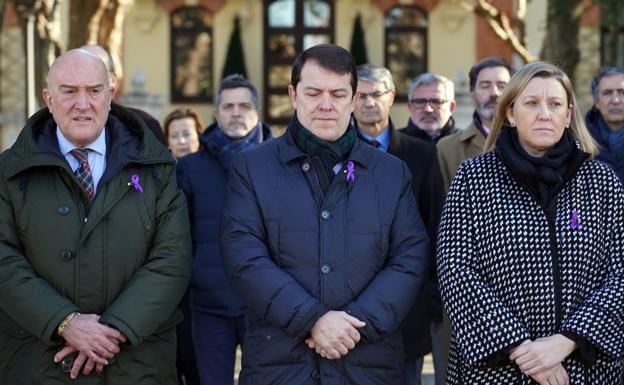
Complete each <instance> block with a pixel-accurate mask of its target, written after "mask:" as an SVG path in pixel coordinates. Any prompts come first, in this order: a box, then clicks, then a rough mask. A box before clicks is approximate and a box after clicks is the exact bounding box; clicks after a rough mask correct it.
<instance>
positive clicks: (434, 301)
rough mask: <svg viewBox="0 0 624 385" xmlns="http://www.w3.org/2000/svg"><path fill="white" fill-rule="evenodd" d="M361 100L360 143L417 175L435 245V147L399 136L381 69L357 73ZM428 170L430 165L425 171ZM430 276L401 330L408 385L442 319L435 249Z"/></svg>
mask: <svg viewBox="0 0 624 385" xmlns="http://www.w3.org/2000/svg"><path fill="white" fill-rule="evenodd" d="M357 75H358V85H357V90H358V92H359V97H358V98H357V100H356V102H355V108H354V110H353V115H354V117H355V120H356V128H357V133H358V136H359V137H360V139H362V140H364V141H365V142H367V143H369V144H370V145H371V146H373V147H376V148H377V149H378V150H381V151H384V152H387V153H389V154H392V155H394V156H396V157H397V158H399V159H401V160H402V161H404V162H405V163H406V164H407V167H408V168H409V170H410V172H411V173H412V192H413V194H414V198H416V205H417V206H418V211H419V212H420V215H421V217H422V220H423V222H424V224H425V227H426V230H427V233H428V235H429V238H430V239H431V241H432V242H431V244H432V245H433V244H435V239H436V233H437V229H438V222H439V220H440V212H441V210H442V204H443V202H444V187H443V184H442V177H441V175H440V168H439V166H438V159H437V155H436V150H435V147H434V146H433V145H432V144H429V143H426V142H424V141H421V140H418V139H415V138H412V137H410V136H408V135H405V134H402V133H400V132H398V131H397V130H396V129H395V128H394V125H393V124H392V120H391V119H390V116H389V113H390V107H391V106H392V104H393V102H394V97H395V94H396V91H395V87H394V82H393V80H392V75H391V74H390V71H388V69H386V68H384V67H382V66H379V65H376V64H364V65H360V66H358V67H357ZM423 165H427V166H426V167H423ZM429 259H430V262H429V266H430V274H429V279H428V280H427V282H426V284H425V285H426V286H425V288H424V290H423V291H422V292H421V294H420V296H419V297H418V298H417V300H416V302H415V303H414V305H413V306H412V308H411V309H410V311H409V313H408V315H407V317H405V320H404V321H403V323H402V324H401V331H402V334H403V341H404V346H405V367H406V370H405V384H406V385H415V384H420V383H421V373H422V364H423V357H424V356H425V355H427V354H428V353H430V352H431V345H432V341H431V333H430V323H431V320H432V318H433V319H438V318H439V319H441V308H442V307H441V301H440V296H439V293H438V291H437V285H436V283H435V262H434V259H433V248H432V249H431V250H430V254H429Z"/></svg>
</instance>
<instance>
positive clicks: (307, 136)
mask: <svg viewBox="0 0 624 385" xmlns="http://www.w3.org/2000/svg"><path fill="white" fill-rule="evenodd" d="M287 132H288V133H289V135H291V138H292V140H293V142H294V143H295V144H296V145H297V147H299V149H301V151H303V152H305V153H306V154H308V155H309V156H310V158H311V159H312V160H313V161H314V160H315V159H316V160H317V161H318V162H319V163H320V164H321V165H322V166H323V169H324V170H325V173H326V174H327V177H328V178H329V180H330V181H331V180H332V179H333V177H334V170H333V168H334V166H335V165H336V164H338V163H340V162H344V161H345V160H346V159H347V156H349V153H350V152H351V149H352V148H353V144H354V143H355V138H356V134H355V128H354V127H353V125H352V124H351V123H349V127H347V130H346V131H345V133H344V134H343V135H342V136H341V137H340V138H338V139H337V140H336V141H334V142H328V141H326V140H323V139H320V138H319V137H318V136H316V135H314V134H313V133H312V132H310V131H309V130H308V129H307V128H305V127H303V126H302V125H301V123H300V122H299V119H298V118H297V113H295V114H294V115H293V117H292V119H290V122H289V123H288V128H287Z"/></svg>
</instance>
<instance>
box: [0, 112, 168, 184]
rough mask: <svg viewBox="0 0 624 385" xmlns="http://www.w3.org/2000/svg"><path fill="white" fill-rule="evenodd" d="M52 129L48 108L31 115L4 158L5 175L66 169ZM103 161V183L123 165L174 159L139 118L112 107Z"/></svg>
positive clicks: (54, 128) (54, 123)
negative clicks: (41, 167)
mask: <svg viewBox="0 0 624 385" xmlns="http://www.w3.org/2000/svg"><path fill="white" fill-rule="evenodd" d="M55 130H56V122H55V121H54V119H53V117H52V114H50V112H49V111H48V109H47V108H43V109H41V110H39V111H38V112H36V113H35V114H34V115H33V116H31V117H30V118H29V119H28V121H27V122H26V125H25V127H24V129H23V130H22V132H21V133H20V135H19V136H18V138H17V140H16V142H15V144H14V145H13V146H12V147H11V148H10V149H9V150H8V151H7V154H6V155H4V156H3V158H4V159H6V163H5V165H6V166H5V168H4V171H5V176H6V177H7V178H10V177H12V176H14V175H16V174H18V173H20V172H22V171H24V170H26V169H29V168H32V167H40V166H59V167H65V168H68V167H69V166H68V165H67V161H66V160H65V158H64V157H63V155H62V154H61V153H60V151H59V148H58V143H57V139H56V135H55ZM146 132H147V133H148V134H145V133H146ZM106 162H107V165H106V171H105V174H104V175H103V176H102V179H103V180H105V178H107V176H112V175H114V174H116V173H117V171H118V170H120V169H121V168H122V167H123V166H124V165H126V164H130V163H134V164H158V163H169V164H175V159H174V158H173V155H171V153H170V152H169V150H167V148H166V147H165V146H163V145H162V144H161V143H160V142H159V141H158V140H157V139H156V138H155V137H154V135H153V134H152V133H151V132H150V130H149V128H148V127H147V125H146V124H145V122H144V121H143V120H142V119H141V118H140V117H139V116H137V115H136V114H134V113H133V112H131V111H129V110H128V109H126V108H124V107H121V106H119V105H115V104H113V105H112V106H111V111H110V113H109V116H108V120H107V121H106ZM100 183H102V182H100Z"/></svg>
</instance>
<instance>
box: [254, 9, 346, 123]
mask: <svg viewBox="0 0 624 385" xmlns="http://www.w3.org/2000/svg"><path fill="white" fill-rule="evenodd" d="M264 18H265V20H264V25H265V31H264V36H265V40H264V41H265V46H264V68H265V71H264V106H265V108H264V111H265V121H266V122H267V123H269V124H270V125H271V126H272V127H274V128H277V129H278V130H279V129H280V128H283V127H285V126H286V124H287V123H288V120H289V119H290V117H291V116H292V114H293V109H292V107H291V105H290V99H289V97H288V85H289V84H290V72H291V69H292V63H293V61H294V60H295V58H296V57H297V55H298V54H299V53H300V52H301V51H303V50H305V49H306V48H309V47H312V46H314V45H317V44H323V43H331V42H333V41H334V28H333V26H334V4H333V1H323V0H267V1H265V9H264Z"/></svg>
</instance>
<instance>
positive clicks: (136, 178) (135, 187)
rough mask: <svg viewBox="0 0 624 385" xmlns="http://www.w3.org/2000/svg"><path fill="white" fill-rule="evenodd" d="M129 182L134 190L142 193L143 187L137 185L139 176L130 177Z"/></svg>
mask: <svg viewBox="0 0 624 385" xmlns="http://www.w3.org/2000/svg"><path fill="white" fill-rule="evenodd" d="M130 181H132V184H133V185H134V189H135V190H137V191H139V192H141V193H143V187H141V185H140V184H139V176H138V175H137V174H134V175H132V177H131V178H130Z"/></svg>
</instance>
